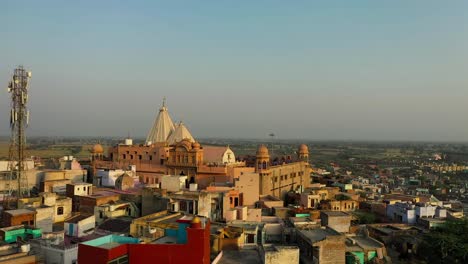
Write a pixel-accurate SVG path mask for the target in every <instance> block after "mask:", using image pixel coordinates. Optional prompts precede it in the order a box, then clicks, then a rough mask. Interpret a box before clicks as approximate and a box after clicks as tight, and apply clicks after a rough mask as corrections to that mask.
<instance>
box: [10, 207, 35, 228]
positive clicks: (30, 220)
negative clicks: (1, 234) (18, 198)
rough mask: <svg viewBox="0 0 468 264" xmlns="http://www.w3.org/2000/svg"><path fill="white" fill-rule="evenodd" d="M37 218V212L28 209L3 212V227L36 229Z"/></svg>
mask: <svg viewBox="0 0 468 264" xmlns="http://www.w3.org/2000/svg"><path fill="white" fill-rule="evenodd" d="M35 216H36V212H34V211H32V210H28V209H16V210H6V211H3V216H2V217H3V225H4V226H6V227H8V226H17V225H25V226H31V227H35V224H36V221H35Z"/></svg>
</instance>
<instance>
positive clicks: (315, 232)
mask: <svg viewBox="0 0 468 264" xmlns="http://www.w3.org/2000/svg"><path fill="white" fill-rule="evenodd" d="M299 233H300V234H302V235H303V236H304V237H306V238H307V239H308V240H309V241H310V242H311V243H315V242H318V241H322V240H324V239H325V238H326V237H328V236H340V235H341V234H340V233H338V232H336V231H335V230H332V229H329V228H326V229H325V228H317V229H312V230H299Z"/></svg>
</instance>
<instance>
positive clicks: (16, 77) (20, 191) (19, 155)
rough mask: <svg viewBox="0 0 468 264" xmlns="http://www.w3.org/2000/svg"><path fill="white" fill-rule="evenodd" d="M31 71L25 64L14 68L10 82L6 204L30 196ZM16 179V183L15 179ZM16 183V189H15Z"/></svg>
mask: <svg viewBox="0 0 468 264" xmlns="http://www.w3.org/2000/svg"><path fill="white" fill-rule="evenodd" d="M30 79H31V72H30V71H26V70H25V69H24V68H23V66H19V67H18V68H16V69H15V70H14V73H13V77H12V79H11V81H10V82H9V84H8V92H9V93H10V94H11V109H10V128H11V138H10V151H9V163H8V167H9V168H8V169H9V171H10V179H9V180H10V184H9V190H8V197H6V203H7V204H6V206H7V207H8V208H11V207H12V202H13V201H14V200H16V201H17V200H18V199H20V198H23V197H28V196H29V195H30V193H29V186H28V178H27V175H26V168H25V165H26V164H25V160H26V159H25V148H26V135H25V129H26V127H27V126H28V124H29V111H28V108H27V103H28V89H29V80H30ZM15 180H16V184H14V181H15ZM15 185H16V189H15Z"/></svg>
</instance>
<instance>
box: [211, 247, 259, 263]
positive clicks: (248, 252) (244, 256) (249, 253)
mask: <svg viewBox="0 0 468 264" xmlns="http://www.w3.org/2000/svg"><path fill="white" fill-rule="evenodd" d="M239 260H242V264H258V263H262V261H261V260H260V255H259V254H258V252H257V250H255V249H241V250H224V251H223V256H222V258H221V259H220V260H219V262H218V263H219V264H238V263H239Z"/></svg>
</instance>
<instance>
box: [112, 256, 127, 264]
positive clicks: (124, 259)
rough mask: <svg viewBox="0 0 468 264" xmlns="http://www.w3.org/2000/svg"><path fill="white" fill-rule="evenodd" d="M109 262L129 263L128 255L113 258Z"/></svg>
mask: <svg viewBox="0 0 468 264" xmlns="http://www.w3.org/2000/svg"><path fill="white" fill-rule="evenodd" d="M107 264H128V256H127V255H124V256H122V257H120V258H116V259H113V260H111V261H109V262H107Z"/></svg>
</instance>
